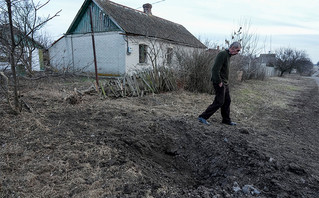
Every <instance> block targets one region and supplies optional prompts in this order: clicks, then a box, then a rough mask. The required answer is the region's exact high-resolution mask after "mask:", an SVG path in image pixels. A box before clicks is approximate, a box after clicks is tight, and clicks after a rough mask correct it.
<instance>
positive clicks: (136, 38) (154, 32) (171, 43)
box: [49, 0, 206, 76]
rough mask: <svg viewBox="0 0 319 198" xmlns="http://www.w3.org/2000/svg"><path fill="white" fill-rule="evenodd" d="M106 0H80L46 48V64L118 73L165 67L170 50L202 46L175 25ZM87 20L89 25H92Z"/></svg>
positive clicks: (148, 8)
mask: <svg viewBox="0 0 319 198" xmlns="http://www.w3.org/2000/svg"><path fill="white" fill-rule="evenodd" d="M143 8H144V11H143V12H142V11H139V10H136V9H132V8H129V7H126V6H124V5H120V4H117V3H114V2H112V1H109V0H85V2H84V3H83V5H82V7H81V8H80V10H79V11H78V13H77V15H76V17H75V19H74V20H73V22H72V24H71V25H70V27H69V29H68V30H67V32H66V34H65V35H64V36H63V37H61V38H60V39H59V40H57V41H56V42H54V43H53V45H52V46H51V47H50V49H49V53H50V64H51V66H53V67H56V68H58V69H62V70H72V71H78V72H79V71H83V72H89V73H90V72H92V73H93V72H95V63H96V66H97V73H98V74H99V75H115V76H117V75H123V74H125V73H130V72H134V71H136V70H138V69H146V68H151V67H154V66H167V65H170V64H172V63H173V61H174V60H175V59H176V57H175V52H177V51H181V50H182V51H186V52H191V51H192V50H195V49H202V50H203V49H206V46H205V45H204V44H202V43H201V42H200V41H199V40H198V39H196V38H195V37H194V36H193V35H192V34H191V33H190V32H189V31H188V30H187V29H186V28H185V27H183V26H182V25H180V24H177V23H174V22H171V21H168V20H165V19H163V18H160V17H157V16H154V15H152V10H151V9H152V5H151V4H144V5H143ZM91 24H92V25H91Z"/></svg>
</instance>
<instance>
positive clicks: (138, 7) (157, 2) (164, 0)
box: [136, 0, 166, 10]
mask: <svg viewBox="0 0 319 198" xmlns="http://www.w3.org/2000/svg"><path fill="white" fill-rule="evenodd" d="M163 1H166V0H161V1H156V2H154V3H150V4H151V5H154V4H157V3H161V2H163ZM140 8H142V7H138V8H136V10H137V9H140Z"/></svg>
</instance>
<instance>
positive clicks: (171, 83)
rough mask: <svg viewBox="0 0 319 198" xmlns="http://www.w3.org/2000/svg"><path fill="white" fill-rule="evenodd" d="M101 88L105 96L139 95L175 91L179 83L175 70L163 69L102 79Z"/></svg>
mask: <svg viewBox="0 0 319 198" xmlns="http://www.w3.org/2000/svg"><path fill="white" fill-rule="evenodd" d="M100 88H101V91H102V94H103V95H104V96H110V97H132V96H133V97H137V96H144V95H146V94H149V93H160V92H163V91H174V90H176V89H177V85H176V80H175V78H174V75H173V72H172V71H171V70H168V69H161V70H159V71H157V72H155V71H153V70H150V71H143V72H140V73H137V74H133V75H125V76H124V77H117V78H111V79H105V80H100Z"/></svg>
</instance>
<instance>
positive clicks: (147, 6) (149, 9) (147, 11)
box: [143, 3, 152, 15]
mask: <svg viewBox="0 0 319 198" xmlns="http://www.w3.org/2000/svg"><path fill="white" fill-rule="evenodd" d="M143 9H144V13H145V14H148V15H152V5H151V4H149V3H146V4H144V5H143Z"/></svg>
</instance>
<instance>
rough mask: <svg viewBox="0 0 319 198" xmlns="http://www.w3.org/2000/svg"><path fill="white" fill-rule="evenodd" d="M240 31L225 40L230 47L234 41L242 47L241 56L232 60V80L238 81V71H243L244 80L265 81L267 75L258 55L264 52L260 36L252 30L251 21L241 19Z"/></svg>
mask: <svg viewBox="0 0 319 198" xmlns="http://www.w3.org/2000/svg"><path fill="white" fill-rule="evenodd" d="M239 26H240V27H239V28H238V30H235V31H233V32H232V34H231V37H230V39H225V44H226V45H227V46H229V45H230V44H231V43H233V42H234V41H238V42H240V43H241V45H242V50H241V52H240V55H239V56H237V57H236V58H234V59H233V60H232V63H233V64H232V65H233V66H232V68H231V69H232V71H231V73H230V74H231V75H232V76H233V77H232V79H236V75H237V72H238V71H243V79H250V78H260V79H264V77H265V73H264V72H263V69H262V68H261V67H262V66H261V64H260V63H259V61H258V60H257V55H259V54H260V52H261V51H262V50H261V48H260V47H259V36H258V34H257V33H255V32H254V31H253V30H252V28H251V27H252V26H251V21H250V20H249V19H241V21H240V22H239Z"/></svg>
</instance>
